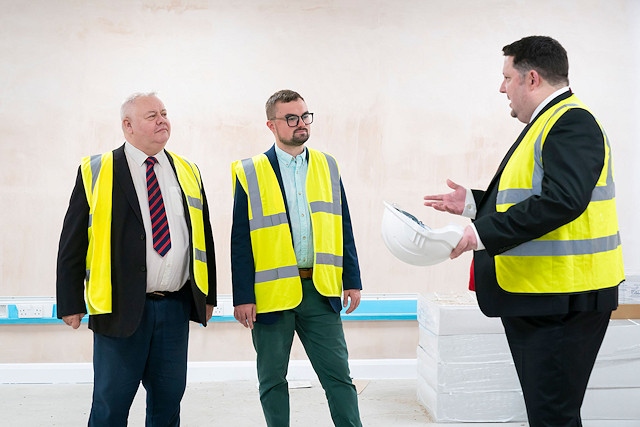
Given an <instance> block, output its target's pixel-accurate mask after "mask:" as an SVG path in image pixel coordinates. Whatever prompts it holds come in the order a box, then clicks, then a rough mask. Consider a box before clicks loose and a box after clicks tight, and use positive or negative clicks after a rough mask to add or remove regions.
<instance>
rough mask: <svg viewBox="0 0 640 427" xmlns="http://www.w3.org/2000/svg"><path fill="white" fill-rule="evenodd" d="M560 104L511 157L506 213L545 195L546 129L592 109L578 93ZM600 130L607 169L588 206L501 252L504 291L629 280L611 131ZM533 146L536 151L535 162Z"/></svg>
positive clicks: (505, 178)
mask: <svg viewBox="0 0 640 427" xmlns="http://www.w3.org/2000/svg"><path fill="white" fill-rule="evenodd" d="M561 103H562V104H561V105H559V106H558V107H557V108H555V109H554V110H549V111H547V112H545V113H543V114H542V115H541V116H540V117H539V118H538V119H537V120H542V121H541V122H540V123H539V124H538V123H534V124H533V125H532V127H531V128H530V129H529V131H528V133H527V135H525V137H524V138H523V140H522V141H521V143H520V145H519V146H518V148H516V150H515V151H514V153H513V154H512V156H511V158H510V159H509V161H508V163H507V165H506V166H505V169H504V171H503V173H502V176H501V178H500V183H499V186H498V189H499V191H498V195H497V200H496V211H497V212H506V211H507V210H508V209H509V208H510V207H511V206H512V205H514V204H516V203H520V202H522V201H524V200H526V199H527V198H529V197H532V196H539V195H540V194H541V192H542V180H543V177H544V169H543V165H542V148H543V145H544V142H545V139H546V136H547V134H548V133H549V131H550V130H551V128H552V127H553V126H554V125H555V123H556V122H557V120H558V119H559V118H560V117H561V116H562V114H564V113H565V112H567V111H568V110H570V109H572V108H581V109H584V110H587V111H588V109H587V108H586V106H584V105H583V104H582V103H581V102H580V101H578V100H577V98H576V97H575V96H571V97H570V98H568V99H567V100H565V101H561ZM600 129H601V130H602V135H603V145H604V151H605V162H606V163H605V165H604V166H603V169H605V168H606V172H605V171H604V170H603V171H601V172H600V176H599V178H598V182H597V183H596V187H594V190H593V191H592V194H591V199H590V202H589V205H588V206H587V208H586V209H585V211H584V212H583V213H582V214H581V215H580V216H579V217H578V218H576V219H574V220H573V221H571V222H569V223H567V224H565V225H563V226H561V227H559V228H557V229H555V230H553V231H551V232H549V233H547V234H546V235H544V236H542V237H540V238H538V239H535V240H532V241H529V242H525V243H522V244H520V245H518V246H516V247H515V248H512V249H510V250H508V251H505V252H504V253H502V254H499V255H496V256H495V264H496V278H497V280H498V283H499V285H500V287H502V288H503V289H504V290H506V291H508V292H516V293H567V292H584V291H589V290H594V289H604V288H607V287H612V286H616V285H617V284H618V283H620V281H622V280H624V268H623V264H622V251H621V239H620V233H619V231H618V225H617V214H616V209H615V184H614V180H613V167H612V157H611V147H610V143H609V139H608V137H607V135H606V133H605V132H604V130H603V129H602V127H600ZM528 150H532V155H533V162H532V163H533V164H531V163H530V161H531V155H529V154H528V153H530V152H531V151H528ZM530 169H532V170H530ZM529 170H530V172H528V171H529ZM527 173H530V174H531V175H527ZM527 177H528V178H527ZM504 187H506V188H504ZM509 187H511V188H509ZM522 187H525V188H522ZM529 187H530V188H529Z"/></svg>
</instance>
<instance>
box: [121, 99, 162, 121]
mask: <svg viewBox="0 0 640 427" xmlns="http://www.w3.org/2000/svg"><path fill="white" fill-rule="evenodd" d="M148 96H157V93H156V92H136V93H134V94H132V95H130V96H129V97H128V98H127V99H125V101H124V102H123V103H122V106H120V120H124V118H125V117H126V116H127V110H128V109H129V107H130V106H131V105H133V104H134V103H135V102H136V100H137V99H138V98H146V97H148Z"/></svg>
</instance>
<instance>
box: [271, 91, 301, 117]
mask: <svg viewBox="0 0 640 427" xmlns="http://www.w3.org/2000/svg"><path fill="white" fill-rule="evenodd" d="M298 99H301V100H303V101H304V98H303V97H302V96H300V94H299V93H298V92H294V91H292V90H289V89H283V90H279V91H277V92H276V93H274V94H273V95H271V96H270V97H269V99H268V100H267V103H266V104H265V106H264V108H265V110H266V112H267V119H268V120H271V119H273V118H274V116H273V115H274V114H275V109H276V103H278V102H284V103H287V102H291V101H296V100H298Z"/></svg>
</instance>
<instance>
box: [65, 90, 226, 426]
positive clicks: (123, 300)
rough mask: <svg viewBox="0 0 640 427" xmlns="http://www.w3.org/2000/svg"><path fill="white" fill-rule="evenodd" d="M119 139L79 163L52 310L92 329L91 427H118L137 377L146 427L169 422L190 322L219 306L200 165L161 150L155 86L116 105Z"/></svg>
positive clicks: (167, 129) (180, 385)
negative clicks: (118, 108)
mask: <svg viewBox="0 0 640 427" xmlns="http://www.w3.org/2000/svg"><path fill="white" fill-rule="evenodd" d="M121 120H122V130H123V132H124V137H125V140H126V142H125V143H124V145H122V146H121V147H119V148H117V149H115V150H113V151H110V152H108V153H105V154H101V155H95V156H88V157H85V158H84V159H83V160H82V163H81V165H80V168H79V170H78V176H77V179H76V184H75V188H74V190H73V193H72V195H71V201H70V203H69V208H68V211H67V214H66V216H65V219H64V225H63V229H62V235H61V237H60V247H59V252H58V267H57V284H56V286H57V291H56V292H57V315H58V318H61V319H62V320H63V321H64V322H65V323H66V324H67V325H69V326H71V327H72V328H74V329H77V328H78V327H79V326H80V322H81V320H82V318H83V317H84V315H85V313H89V328H90V329H91V330H93V332H94V351H93V364H94V392H93V404H92V407H91V414H90V417H89V425H90V426H117V425H126V424H127V418H128V414H129V408H130V407H131V403H132V402H133V398H134V396H135V394H136V392H137V390H138V387H139V385H140V383H141V382H142V385H143V386H144V388H145V389H146V391H147V410H146V424H147V425H163V426H177V425H179V423H180V401H181V399H182V396H183V394H184V390H185V387H186V374H187V343H188V338H189V320H193V321H196V322H198V323H201V324H202V325H204V326H206V324H207V321H208V320H209V319H210V318H211V315H212V313H213V308H214V306H215V304H216V266H215V254H214V247H213V234H212V231H211V225H210V220H209V208H208V204H207V199H206V196H205V192H204V188H203V185H202V178H201V176H200V172H199V170H198V167H197V166H196V165H195V164H193V163H191V162H189V161H188V160H186V159H185V158H183V157H181V156H178V155H176V154H174V153H171V152H169V151H166V150H165V149H164V148H165V145H166V143H167V141H168V140H169V135H170V133H171V124H170V122H169V119H168V117H167V111H166V109H165V107H164V105H163V103H162V101H160V99H159V98H158V97H157V96H156V95H155V94H154V93H145V94H134V95H132V96H131V97H129V98H128V99H127V100H126V101H125V102H124V103H123V105H122V108H121Z"/></svg>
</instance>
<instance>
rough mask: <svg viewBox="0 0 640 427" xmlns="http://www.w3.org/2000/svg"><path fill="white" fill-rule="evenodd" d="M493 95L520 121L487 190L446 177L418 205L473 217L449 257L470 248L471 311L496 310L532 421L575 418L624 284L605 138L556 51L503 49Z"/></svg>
mask: <svg viewBox="0 0 640 427" xmlns="http://www.w3.org/2000/svg"><path fill="white" fill-rule="evenodd" d="M503 53H504V55H505V61H504V68H503V74H504V80H503V82H502V85H501V86H500V92H502V93H505V94H506V95H507V98H508V99H509V100H510V101H511V105H510V106H511V116H512V117H514V118H517V119H518V120H520V121H521V122H523V123H526V127H525V128H524V130H523V131H522V133H521V134H520V136H519V137H518V139H517V140H516V142H515V143H514V144H513V146H512V147H511V149H510V150H509V152H508V153H507V155H506V156H505V158H504V160H503V161H502V163H501V164H500V166H499V168H498V171H497V173H496V174H495V176H494V177H493V179H492V181H491V183H490V184H489V187H488V188H487V190H485V191H478V190H467V189H465V188H463V187H461V186H459V185H457V184H456V183H454V182H453V181H450V180H448V181H447V184H448V186H449V187H450V188H451V189H453V190H454V191H453V192H452V193H449V194H437V195H429V196H425V197H424V199H425V203H424V204H425V205H426V206H431V207H433V208H435V209H437V210H440V211H446V212H450V213H454V214H458V215H464V216H468V217H470V218H472V219H474V222H473V224H472V225H469V226H467V227H466V229H465V231H464V235H463V238H462V240H461V241H460V243H459V244H458V246H457V247H456V248H454V250H453V251H452V253H451V258H456V257H458V256H459V255H460V254H462V253H463V252H465V251H468V250H474V254H473V264H472V278H473V281H474V282H475V290H476V294H477V298H478V303H479V305H480V309H481V310H482V311H483V313H484V314H486V315H487V316H492V317H501V319H502V323H503V325H504V328H505V332H506V336H507V340H508V342H509V346H510V349H511V354H512V356H513V360H514V363H515V367H516V371H517V373H518V377H519V380H520V384H521V386H522V390H523V394H524V400H525V404H526V407H527V415H528V418H529V425H530V426H531V427H576V426H581V425H582V422H581V419H580V408H581V405H582V401H583V398H584V393H585V391H586V388H587V383H588V380H589V376H590V374H591V371H592V369H593V365H594V363H595V359H596V356H597V353H598V350H599V348H600V345H601V343H602V340H603V338H604V335H605V332H606V329H607V325H608V322H609V318H610V315H611V311H612V310H615V309H616V308H617V304H618V301H617V297H618V290H617V286H618V285H619V284H620V282H622V281H623V280H624V268H623V263H622V250H621V245H620V236H619V232H618V221H617V214H616V207H615V188H614V182H613V170H612V161H611V150H610V146H609V140H608V138H607V136H606V134H605V132H604V130H603V129H602V127H601V126H600V124H599V123H598V122H597V120H596V119H595V118H594V116H593V115H592V114H591V113H590V111H589V110H588V108H587V107H586V106H585V105H584V104H583V103H582V102H580V100H578V99H577V97H576V96H575V95H573V93H572V92H571V90H570V88H569V79H568V70H569V64H568V59H567V54H566V51H565V50H564V48H563V47H562V46H561V45H560V43H558V42H557V41H556V40H554V39H552V38H550V37H543V36H531V37H525V38H523V39H521V40H519V41H516V42H514V43H512V44H510V45H507V46H505V47H504V48H503Z"/></svg>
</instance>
